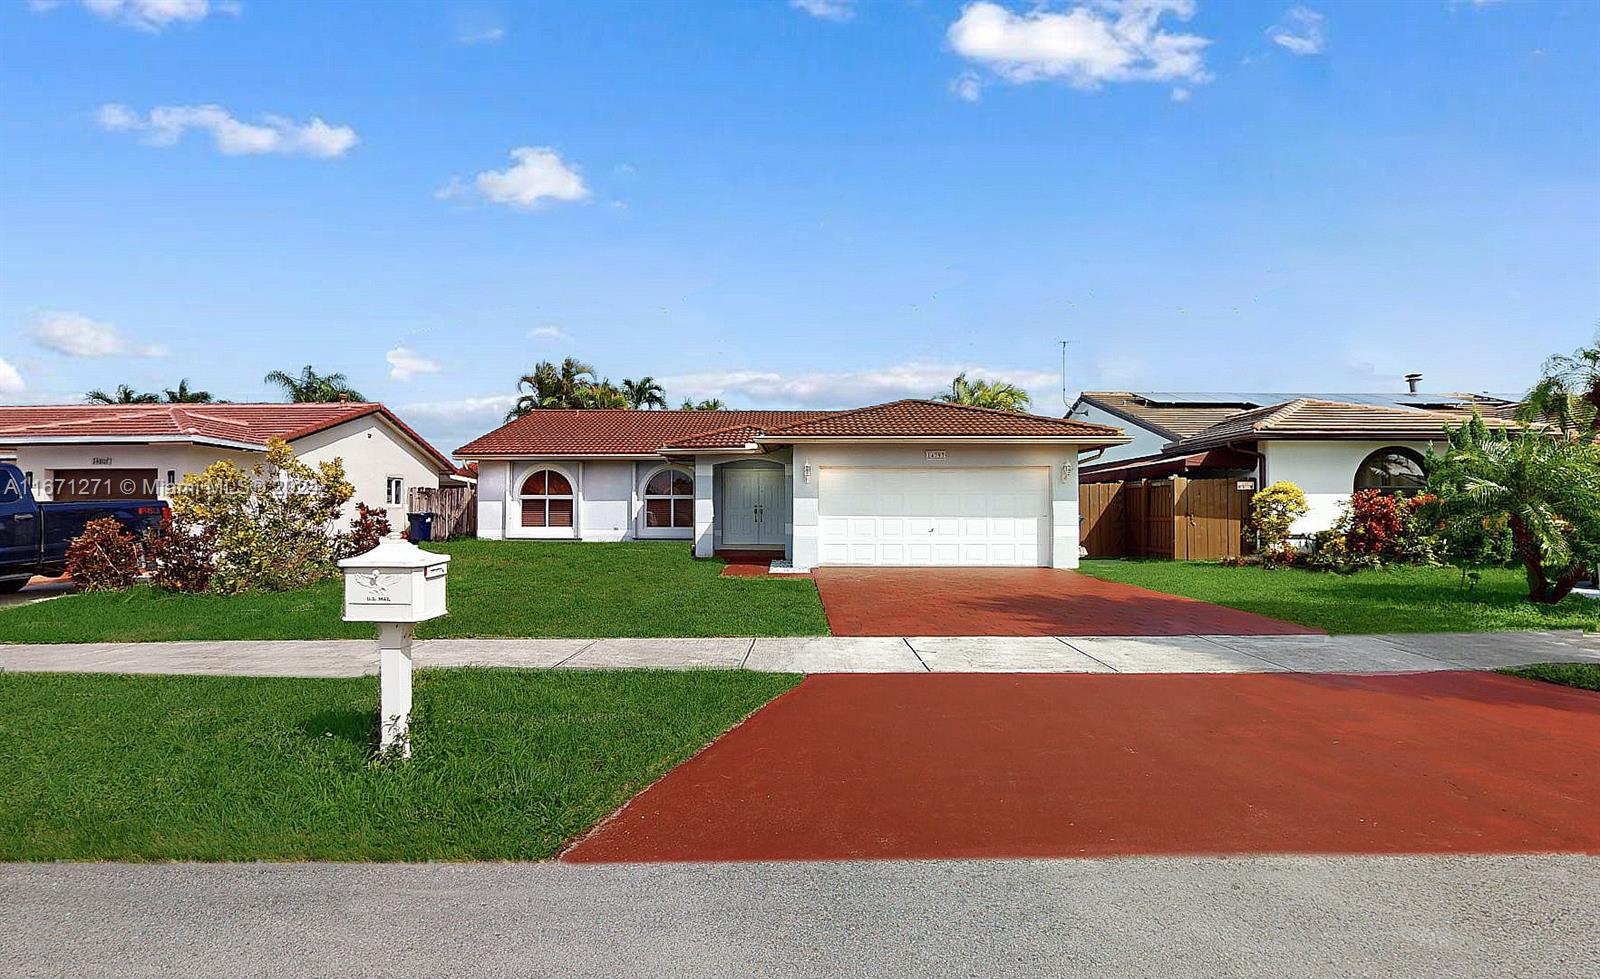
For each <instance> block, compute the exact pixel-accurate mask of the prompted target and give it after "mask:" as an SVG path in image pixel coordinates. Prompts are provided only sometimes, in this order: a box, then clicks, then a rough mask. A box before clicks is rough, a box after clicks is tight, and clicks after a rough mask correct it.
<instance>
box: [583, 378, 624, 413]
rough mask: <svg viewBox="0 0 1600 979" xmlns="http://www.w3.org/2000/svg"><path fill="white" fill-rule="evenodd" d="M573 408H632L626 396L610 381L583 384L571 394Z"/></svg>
mask: <svg viewBox="0 0 1600 979" xmlns="http://www.w3.org/2000/svg"><path fill="white" fill-rule="evenodd" d="M573 401H574V404H573V407H574V408H632V407H633V405H632V404H630V403H629V402H628V395H627V394H626V393H625V392H624V391H623V390H622V389H621V388H619V387H617V386H616V385H615V384H612V383H611V381H610V380H609V379H608V380H604V381H600V382H598V383H595V384H585V385H583V386H582V387H580V388H578V389H577V390H576V391H574V392H573Z"/></svg>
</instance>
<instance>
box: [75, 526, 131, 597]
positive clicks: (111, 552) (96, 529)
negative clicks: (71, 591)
mask: <svg viewBox="0 0 1600 979" xmlns="http://www.w3.org/2000/svg"><path fill="white" fill-rule="evenodd" d="M143 571H144V553H143V551H142V550H141V549H140V547H139V540H138V538H136V537H134V536H133V535H132V534H130V533H128V531H127V529H126V528H124V527H123V526H122V523H121V522H120V521H118V520H117V519H116V518H115V517H101V518H100V519H98V520H91V521H89V522H88V523H86V524H84V525H83V533H81V534H79V535H78V536H77V537H74V538H73V539H72V542H71V543H69V544H68V545H67V574H68V575H70V576H71V577H72V580H73V581H74V582H75V583H76V584H77V586H78V587H79V588H81V589H83V590H84V591H120V590H121V589H124V588H127V587H129V586H131V585H132V584H133V582H134V579H136V578H138V577H139V575H140V574H141V573H142V572H143Z"/></svg>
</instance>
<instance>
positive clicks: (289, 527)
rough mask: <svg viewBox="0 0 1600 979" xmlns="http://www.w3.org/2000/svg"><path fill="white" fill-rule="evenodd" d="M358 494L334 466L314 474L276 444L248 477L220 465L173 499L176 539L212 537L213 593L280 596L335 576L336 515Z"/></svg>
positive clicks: (336, 462)
mask: <svg viewBox="0 0 1600 979" xmlns="http://www.w3.org/2000/svg"><path fill="white" fill-rule="evenodd" d="M354 493H355V487H353V486H351V485H350V482H349V480H347V479H346V478H345V474H344V464H343V463H342V462H341V461H340V460H338V459H334V460H333V461H331V462H322V463H318V464H317V466H316V468H312V467H311V466H308V465H306V464H305V463H303V462H301V461H299V460H298V459H296V458H295V456H294V451H293V450H292V449H290V448H289V446H288V444H287V443H285V442H283V441H280V440H278V439H274V440H272V441H271V442H270V443H268V445H267V455H266V459H265V460H264V461H262V462H260V463H258V464H257V465H256V466H254V467H253V468H252V469H251V470H249V471H248V472H246V471H245V470H243V469H240V468H239V467H238V466H236V465H234V464H233V463H232V462H227V461H223V462H217V463H213V464H212V465H211V466H209V467H207V469H206V471H205V472H203V473H199V474H191V475H190V476H188V477H186V478H185V479H184V481H183V482H182V483H181V484H179V485H178V486H177V487H176V488H175V489H174V492H173V497H172V501H171V504H172V530H173V532H174V534H210V535H211V546H212V547H213V548H214V550H213V552H212V555H211V569H212V574H211V577H210V581H209V587H210V590H212V591H218V592H223V593H228V594H232V593H236V592H242V591H252V590H262V591H284V590H287V589H290V588H298V587H300V586H302V585H306V584H309V583H311V582H314V581H320V580H322V579H324V578H329V577H332V576H334V575H336V574H337V573H338V570H339V569H338V567H337V565H336V563H335V562H336V561H337V560H338V556H339V542H340V540H341V537H340V535H339V534H337V533H336V532H335V531H334V521H335V520H336V519H337V517H338V515H339V509H340V508H341V507H342V506H344V504H345V503H347V502H349V500H350V497H351V496H352V495H354Z"/></svg>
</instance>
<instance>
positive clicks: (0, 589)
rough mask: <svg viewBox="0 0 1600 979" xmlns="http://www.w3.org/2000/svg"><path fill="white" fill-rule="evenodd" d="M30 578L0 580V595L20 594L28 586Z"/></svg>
mask: <svg viewBox="0 0 1600 979" xmlns="http://www.w3.org/2000/svg"><path fill="white" fill-rule="evenodd" d="M29 580H30V579H28V578H0V595H10V594H13V593H15V592H19V591H21V590H22V589H24V588H26V587H27V585H28V581H29Z"/></svg>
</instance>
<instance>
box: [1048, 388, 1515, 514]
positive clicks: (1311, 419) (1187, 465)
mask: <svg viewBox="0 0 1600 979" xmlns="http://www.w3.org/2000/svg"><path fill="white" fill-rule="evenodd" d="M1516 401H1517V398H1516V396H1507V395H1493V394H1464V393H1447V394H1426V393H1419V392H1410V393H1406V394H1282V393H1269V394H1256V393H1214V392H1133V391H1086V392H1084V393H1083V395H1082V396H1080V397H1079V399H1078V401H1077V403H1076V404H1075V405H1074V406H1073V409H1072V411H1071V413H1070V414H1069V415H1068V417H1069V418H1082V419H1084V420H1086V421H1094V422H1099V423H1103V424H1117V425H1121V426H1122V427H1123V428H1124V429H1125V430H1126V431H1127V432H1128V434H1129V436H1130V437H1131V441H1130V442H1129V443H1128V444H1127V445H1125V446H1120V447H1118V448H1115V449H1112V450H1109V451H1107V452H1106V453H1105V454H1104V455H1103V456H1101V457H1099V458H1098V459H1096V460H1094V462H1093V463H1092V464H1090V465H1085V466H1084V468H1083V476H1082V478H1083V480H1084V481H1085V482H1111V481H1115V480H1127V479H1151V478H1164V477H1168V476H1174V475H1181V476H1186V477H1189V478H1207V477H1228V478H1238V479H1252V480H1255V481H1256V483H1257V485H1259V486H1264V485H1267V484H1268V483H1273V482H1277V481H1278V480H1287V481H1288V482H1291V483H1294V484H1295V485H1296V486H1299V487H1300V488H1301V489H1302V490H1304V491H1305V494H1306V500H1307V503H1308V504H1309V506H1310V511H1309V512H1308V513H1307V514H1306V515H1305V517H1303V518H1301V519H1300V520H1299V521H1298V522H1296V524H1295V526H1294V532H1295V533H1297V534H1310V533H1315V532H1316V531H1319V530H1324V529H1326V528H1328V527H1330V526H1332V524H1333V522H1334V521H1335V520H1336V519H1338V516H1339V513H1340V506H1341V504H1342V503H1343V502H1344V501H1345V500H1347V499H1349V497H1350V494H1351V493H1352V492H1354V491H1355V490H1357V489H1378V490H1384V491H1402V492H1403V491H1407V490H1411V489H1415V488H1416V487H1417V486H1419V485H1421V482H1422V479H1423V471H1422V464H1423V459H1424V458H1425V457H1426V455H1427V453H1428V451H1429V449H1430V447H1432V446H1434V445H1437V444H1438V443H1440V442H1441V441H1442V440H1443V439H1444V437H1445V428H1446V426H1454V425H1459V424H1460V423H1461V422H1463V421H1465V420H1466V419H1467V418H1469V417H1471V415H1472V413H1473V412H1474V411H1476V412H1478V413H1479V414H1481V415H1482V416H1483V417H1484V420H1485V422H1486V423H1488V424H1489V425H1491V426H1505V425H1510V424H1513V423H1512V422H1510V421H1509V420H1508V418H1507V416H1508V415H1509V409H1510V408H1511V407H1512V406H1514V405H1515V404H1516Z"/></svg>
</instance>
